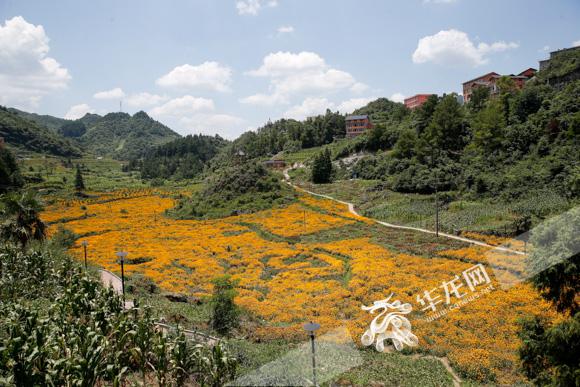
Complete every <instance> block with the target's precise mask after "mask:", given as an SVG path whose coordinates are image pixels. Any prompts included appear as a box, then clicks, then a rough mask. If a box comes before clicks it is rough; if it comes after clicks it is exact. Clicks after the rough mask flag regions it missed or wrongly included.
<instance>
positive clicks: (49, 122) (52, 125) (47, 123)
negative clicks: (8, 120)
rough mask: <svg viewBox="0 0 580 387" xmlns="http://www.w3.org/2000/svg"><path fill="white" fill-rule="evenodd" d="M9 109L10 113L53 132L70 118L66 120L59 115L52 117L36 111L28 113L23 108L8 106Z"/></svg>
mask: <svg viewBox="0 0 580 387" xmlns="http://www.w3.org/2000/svg"><path fill="white" fill-rule="evenodd" d="M8 110H9V111H11V112H12V113H16V114H18V115H19V116H20V117H22V118H25V119H27V120H29V121H34V122H36V123H37V124H38V125H39V126H43V127H45V128H48V129H50V130H51V131H53V132H58V131H59V129H60V128H61V127H62V126H63V125H64V124H66V123H67V122H69V121H70V120H66V119H64V118H60V117H54V116H51V115H48V114H36V113H29V112H25V111H23V110H19V109H16V108H9V109H8Z"/></svg>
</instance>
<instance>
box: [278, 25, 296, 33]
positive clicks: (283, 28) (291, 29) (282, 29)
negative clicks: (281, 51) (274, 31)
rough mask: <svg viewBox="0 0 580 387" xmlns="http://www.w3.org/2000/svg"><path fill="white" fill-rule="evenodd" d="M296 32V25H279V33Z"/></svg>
mask: <svg viewBox="0 0 580 387" xmlns="http://www.w3.org/2000/svg"><path fill="white" fill-rule="evenodd" d="M292 32H294V27H292V26H280V27H278V33H279V34H290V33H292Z"/></svg>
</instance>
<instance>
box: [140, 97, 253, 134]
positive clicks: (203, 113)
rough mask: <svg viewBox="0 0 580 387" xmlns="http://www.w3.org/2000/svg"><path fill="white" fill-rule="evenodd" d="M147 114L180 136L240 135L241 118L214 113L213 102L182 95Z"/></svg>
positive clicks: (242, 122) (242, 121)
mask: <svg viewBox="0 0 580 387" xmlns="http://www.w3.org/2000/svg"><path fill="white" fill-rule="evenodd" d="M149 114H150V115H151V116H152V117H153V118H155V119H156V120H159V121H162V122H164V123H165V124H166V125H168V126H169V127H170V128H172V129H174V130H177V131H178V132H179V133H181V134H184V135H185V134H193V133H205V134H216V133H219V134H220V135H223V136H226V137H227V138H235V137H236V136H237V135H239V134H241V132H242V127H243V125H242V124H244V123H245V121H244V120H243V119H242V118H239V117H236V116H232V115H228V114H221V113H217V112H215V104H214V101H213V100H211V99H208V98H202V97H194V96H191V95H184V96H183V97H179V98H174V99H171V100H169V101H167V102H165V103H164V104H163V105H161V106H157V107H154V108H153V109H151V110H150V111H149Z"/></svg>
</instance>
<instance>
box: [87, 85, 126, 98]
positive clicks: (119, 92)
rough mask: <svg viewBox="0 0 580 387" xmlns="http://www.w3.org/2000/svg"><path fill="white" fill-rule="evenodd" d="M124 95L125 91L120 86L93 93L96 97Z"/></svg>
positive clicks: (118, 96)
mask: <svg viewBox="0 0 580 387" xmlns="http://www.w3.org/2000/svg"><path fill="white" fill-rule="evenodd" d="M124 96H125V92H123V89H121V88H120V87H115V88H114V89H111V90H105V91H99V92H98V93H95V94H94V95H93V98H96V99H121V98H123V97H124Z"/></svg>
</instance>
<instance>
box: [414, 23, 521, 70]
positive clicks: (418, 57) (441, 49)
mask: <svg viewBox="0 0 580 387" xmlns="http://www.w3.org/2000/svg"><path fill="white" fill-rule="evenodd" d="M517 47H518V44H517V43H514V42H504V41H499V42H494V43H491V44H488V43H479V44H478V45H477V46H476V45H475V44H474V43H473V42H472V41H471V40H470V39H469V36H468V35H467V34H466V33H465V32H463V31H459V30H455V29H450V30H446V31H439V32H438V33H436V34H435V35H430V36H425V37H423V38H421V39H420V40H419V43H418V45H417V49H416V50H415V52H414V53H413V62H415V63H427V62H433V63H436V64H440V65H465V64H466V65H470V66H480V65H483V64H486V63H487V62H488V61H489V59H488V58H487V57H486V56H487V55H489V54H491V53H494V52H501V51H506V50H511V49H514V48H517Z"/></svg>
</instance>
